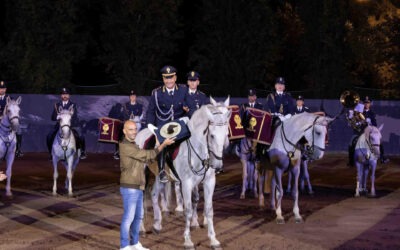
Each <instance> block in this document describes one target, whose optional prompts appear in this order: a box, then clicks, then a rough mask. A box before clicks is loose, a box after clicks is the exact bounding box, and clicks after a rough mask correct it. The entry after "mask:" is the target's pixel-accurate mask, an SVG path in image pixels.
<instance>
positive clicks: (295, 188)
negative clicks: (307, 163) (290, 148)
mask: <svg viewBox="0 0 400 250" xmlns="http://www.w3.org/2000/svg"><path fill="white" fill-rule="evenodd" d="M299 165H300V163H298V165H296V166H294V167H293V168H292V169H291V172H292V173H293V177H294V184H293V193H292V196H293V198H294V205H293V214H294V219H295V221H296V223H302V222H303V218H302V217H301V215H300V209H299V175H300V166H299Z"/></svg>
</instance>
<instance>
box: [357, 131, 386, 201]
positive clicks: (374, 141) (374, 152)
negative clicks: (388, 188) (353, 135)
mask: <svg viewBox="0 0 400 250" xmlns="http://www.w3.org/2000/svg"><path fill="white" fill-rule="evenodd" d="M382 128H383V124H382V125H380V126H379V128H377V127H375V126H368V127H366V128H365V129H364V133H363V134H361V135H360V137H359V138H358V140H357V144H356V148H355V151H354V163H355V165H356V168H357V187H356V193H355V195H354V196H355V197H359V196H360V193H368V189H367V177H368V173H369V171H370V170H371V192H370V194H369V196H370V197H375V196H376V193H375V170H376V163H377V161H378V159H379V155H380V149H379V146H380V144H381V138H382V135H381V130H382Z"/></svg>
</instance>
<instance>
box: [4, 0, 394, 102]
mask: <svg viewBox="0 0 400 250" xmlns="http://www.w3.org/2000/svg"><path fill="white" fill-rule="evenodd" d="M399 8H400V1H399V0H323V1H316V0H303V1H294V0H293V1H283V0H270V1H269V0H254V1H245V0H191V1H189V0H186V1H183V0H175V1H172V0H162V1H161V0H159V1H156V0H146V1H144V0H141V1H139V0H112V1H110V0H58V1H53V0H2V1H0V79H3V80H5V81H7V82H8V83H9V85H8V91H9V92H14V93H47V94H49V93H50V94H51V93H58V92H59V89H60V87H61V86H69V87H71V88H72V89H73V93H74V94H117V95H118V94H126V93H127V92H128V90H130V89H135V90H136V91H137V92H138V94H139V95H150V93H151V90H152V89H153V88H155V87H157V86H159V85H160V84H161V82H160V75H159V69H160V68H161V67H162V66H163V65H165V64H172V65H174V66H176V67H177V68H178V81H179V82H181V83H184V82H185V74H186V72H188V71H189V70H192V69H194V70H197V71H199V72H200V73H201V76H202V77H201V85H200V88H201V89H202V90H203V91H204V92H206V93H207V94H211V95H213V96H226V95H227V94H230V95H231V96H237V97H240V96H242V97H243V96H245V95H246V94H245V93H246V89H247V88H250V87H254V88H257V89H258V91H259V94H258V95H259V96H261V97H262V96H266V94H267V93H268V91H271V90H272V89H273V81H274V79H275V78H276V77H277V76H283V77H285V78H286V81H287V89H288V90H289V91H291V92H292V93H294V95H297V94H302V95H304V96H305V97H306V98H332V99H338V97H339V96H340V93H341V92H342V91H343V90H345V89H354V90H356V91H357V92H359V93H360V95H362V96H363V95H369V96H371V97H372V98H373V99H397V98H399V96H400V91H399V89H400V82H399V80H398V79H399V78H400V73H399V72H400V71H399V67H400V60H399V59H400V58H399V55H400V50H399V45H400V42H399V38H400V35H399V31H400V22H399V17H400V14H399V13H400V9H399Z"/></svg>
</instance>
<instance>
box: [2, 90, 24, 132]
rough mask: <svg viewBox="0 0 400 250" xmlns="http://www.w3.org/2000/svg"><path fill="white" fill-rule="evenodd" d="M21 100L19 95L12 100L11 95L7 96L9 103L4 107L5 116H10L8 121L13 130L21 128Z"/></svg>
mask: <svg viewBox="0 0 400 250" xmlns="http://www.w3.org/2000/svg"><path fill="white" fill-rule="evenodd" d="M21 100H22V99H21V97H18V98H17V99H16V100H12V99H11V98H10V97H9V96H8V97H7V104H6V106H5V108H4V113H3V117H7V118H8V123H9V125H10V127H11V130H12V131H17V130H18V129H19V111H20V107H19V104H20V103H21Z"/></svg>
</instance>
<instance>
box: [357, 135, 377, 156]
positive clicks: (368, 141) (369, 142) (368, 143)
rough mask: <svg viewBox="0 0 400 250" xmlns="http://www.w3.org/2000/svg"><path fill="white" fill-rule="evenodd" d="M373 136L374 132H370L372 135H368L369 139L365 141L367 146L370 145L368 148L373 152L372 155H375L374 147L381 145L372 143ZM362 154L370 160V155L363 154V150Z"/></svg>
mask: <svg viewBox="0 0 400 250" xmlns="http://www.w3.org/2000/svg"><path fill="white" fill-rule="evenodd" d="M371 134H372V132H370V133H369V134H368V139H367V138H365V141H366V142H367V145H368V147H369V151H371V153H372V154H374V155H375V153H374V151H373V150H372V149H373V147H380V146H381V144H375V143H371ZM361 152H362V154H363V155H364V157H365V159H367V160H369V155H368V154H364V152H363V151H362V150H361Z"/></svg>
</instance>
